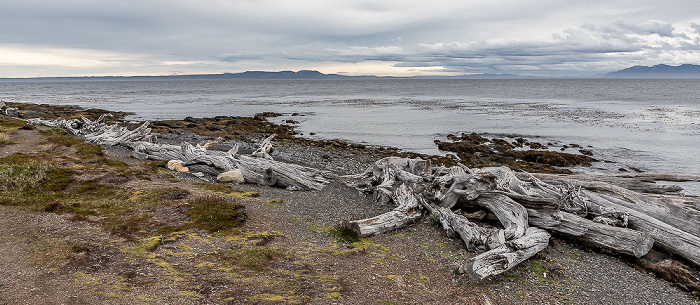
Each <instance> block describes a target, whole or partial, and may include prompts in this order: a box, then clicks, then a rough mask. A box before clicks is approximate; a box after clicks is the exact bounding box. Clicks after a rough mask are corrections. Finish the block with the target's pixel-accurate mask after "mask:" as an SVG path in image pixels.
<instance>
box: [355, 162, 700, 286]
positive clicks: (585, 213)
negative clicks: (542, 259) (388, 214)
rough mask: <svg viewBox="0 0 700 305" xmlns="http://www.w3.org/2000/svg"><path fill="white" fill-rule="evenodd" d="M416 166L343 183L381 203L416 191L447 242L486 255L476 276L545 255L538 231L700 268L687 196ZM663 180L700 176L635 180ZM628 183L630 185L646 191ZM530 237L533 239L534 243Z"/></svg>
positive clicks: (476, 265)
mask: <svg viewBox="0 0 700 305" xmlns="http://www.w3.org/2000/svg"><path fill="white" fill-rule="evenodd" d="M412 164H421V163H420V161H419V160H415V159H400V158H386V159H382V160H379V161H377V162H376V163H375V164H374V165H373V166H371V167H369V168H368V169H367V170H366V171H365V172H363V173H362V174H359V175H352V176H345V178H350V179H352V180H351V181H349V182H348V183H347V184H348V185H350V186H353V187H355V188H356V189H358V190H360V191H363V192H366V193H374V195H375V198H383V199H381V200H378V202H380V203H385V202H391V201H392V200H393V198H392V197H391V196H390V194H392V192H393V191H394V190H395V189H396V187H397V186H398V185H402V187H409V188H410V189H412V192H413V194H414V195H415V198H416V199H417V201H418V202H419V203H420V204H421V205H422V206H423V207H425V209H426V210H428V211H429V212H430V214H432V215H435V216H436V217H437V218H438V219H439V222H440V224H441V226H442V227H443V229H445V231H446V233H447V234H448V236H457V235H458V236H460V237H461V239H462V240H463V241H464V242H465V244H466V246H467V248H468V249H470V250H486V251H487V252H486V253H484V254H481V255H479V256H477V257H474V258H473V259H471V260H470V261H469V268H467V269H468V273H469V274H470V277H472V278H475V279H481V278H484V277H487V276H490V275H495V274H498V273H501V272H503V271H505V270H508V269H509V268H510V267H512V266H513V264H516V263H517V262H519V261H522V260H524V259H527V258H528V257H530V256H532V255H534V254H535V253H537V251H540V250H542V249H543V248H544V247H545V246H546V243H547V240H548V239H549V234H547V233H546V232H544V233H542V232H541V231H537V230H533V227H539V228H542V229H547V230H551V231H554V232H557V233H561V234H566V235H569V236H571V237H572V238H574V239H577V240H579V241H581V242H584V243H587V244H589V245H591V246H594V247H599V248H602V249H607V250H610V251H615V252H618V253H622V254H626V255H631V256H635V257H641V256H644V255H645V254H646V253H648V251H649V250H650V249H651V248H652V246H653V245H654V244H658V245H660V246H661V247H663V248H666V249H668V250H670V251H672V252H673V253H676V254H678V255H680V256H682V257H684V258H686V259H688V260H689V261H691V262H693V263H695V264H699V265H700V263H699V262H700V260H698V255H700V244H698V241H700V211H699V210H697V209H694V208H693V207H694V201H692V200H689V199H687V198H681V197H677V196H671V195H663V196H660V195H645V194H642V193H638V192H635V191H632V190H628V189H625V188H623V187H621V186H619V185H625V184H624V183H618V184H619V185H615V184H610V183H606V182H601V181H600V180H605V179H600V180H595V179H594V178H593V177H590V176H588V177H585V178H584V179H582V180H577V179H575V178H576V177H578V176H560V175H544V174H528V173H516V172H513V171H511V170H510V169H508V168H505V167H492V168H482V169H478V170H471V169H469V168H465V167H464V166H456V167H451V168H444V167H432V168H430V169H426V168H425V166H424V165H423V166H422V167H419V169H418V170H416V169H415V167H412V166H411V165H412ZM657 178H664V179H667V180H671V179H676V180H692V179H696V180H700V179H698V177H697V176H691V175H671V174H663V175H658V176H654V175H648V176H641V175H640V176H635V177H634V178H629V179H637V180H639V181H641V180H649V179H657ZM625 179H628V178H625ZM613 180H614V179H613ZM629 181H631V180H629ZM629 181H628V182H625V183H627V184H628V185H631V184H634V185H644V184H639V183H632V182H629ZM645 183H648V182H645ZM662 189H663V188H656V189H655V190H654V191H653V193H662V192H661V191H660V190H662ZM674 192H675V191H674ZM663 193H666V194H672V193H673V192H663ZM453 207H454V208H475V207H481V208H485V209H487V210H489V211H490V212H491V213H493V215H495V217H496V218H497V219H498V220H499V221H500V223H501V225H502V226H503V228H502V229H500V228H492V227H484V226H481V225H479V224H477V223H474V222H471V221H469V219H467V218H466V217H464V216H462V215H459V214H457V213H454V212H453V211H451V208H453ZM370 219H372V218H370ZM363 221H365V220H363ZM358 222H361V221H358ZM392 228H395V226H392ZM529 234H532V236H530V237H529V238H528V237H527V235H529ZM516 241H517V242H516ZM515 245H517V246H515Z"/></svg>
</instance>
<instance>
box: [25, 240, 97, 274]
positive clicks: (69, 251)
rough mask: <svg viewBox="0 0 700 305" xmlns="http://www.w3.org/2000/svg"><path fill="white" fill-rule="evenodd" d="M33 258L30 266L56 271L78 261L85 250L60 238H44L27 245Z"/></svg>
mask: <svg viewBox="0 0 700 305" xmlns="http://www.w3.org/2000/svg"><path fill="white" fill-rule="evenodd" d="M29 247H30V250H31V252H32V254H33V257H32V258H31V259H30V260H29V261H30V263H31V264H33V265H36V266H41V267H44V268H48V269H49V270H57V269H60V268H61V267H63V266H65V265H67V264H68V263H70V262H71V261H72V260H75V259H78V258H79V257H81V256H82V254H83V253H85V251H87V249H86V248H85V247H82V246H79V245H76V244H74V243H71V242H68V241H67V240H65V239H62V238H56V237H45V238H39V239H36V240H34V241H32V242H31V243H30V244H29Z"/></svg>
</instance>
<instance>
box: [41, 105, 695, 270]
mask: <svg viewBox="0 0 700 305" xmlns="http://www.w3.org/2000/svg"><path fill="white" fill-rule="evenodd" d="M105 118H106V116H102V117H100V118H99V119H97V120H95V121H91V120H89V119H87V118H81V119H80V120H77V119H76V120H63V119H58V120H51V121H47V120H41V119H31V120H29V122H30V123H33V124H45V125H48V126H55V127H62V128H65V129H66V130H68V131H69V132H70V133H72V134H74V135H76V136H79V137H81V138H83V139H85V140H86V141H88V142H91V143H97V144H104V145H121V146H125V147H129V148H131V149H132V150H133V151H134V156H135V157H138V158H142V159H151V160H180V162H181V164H182V165H183V166H187V167H191V168H195V169H196V170H197V171H200V172H205V173H208V174H212V175H218V174H221V173H224V172H227V171H231V170H240V172H241V173H242V175H243V177H244V180H245V182H248V183H256V184H261V185H267V186H278V187H283V188H287V189H289V190H307V191H318V190H322V189H323V187H324V186H325V185H326V184H328V183H329V182H330V181H331V179H333V178H339V179H343V180H344V181H345V183H346V184H347V185H348V186H350V187H353V188H355V189H357V190H359V191H360V192H362V193H365V194H369V195H372V196H373V198H374V201H375V202H376V203H377V204H382V205H383V204H393V205H394V206H395V208H394V209H393V210H391V211H389V212H387V213H384V214H382V215H378V216H375V217H371V218H367V219H361V220H354V221H349V222H348V223H347V227H348V228H349V229H351V230H354V231H356V232H357V233H358V234H359V235H360V236H368V235H374V234H381V233H383V232H387V231H390V230H395V229H399V228H401V227H405V226H407V225H409V224H411V223H413V222H415V221H417V220H419V219H420V218H421V217H422V216H423V215H430V217H433V218H434V219H435V220H436V221H437V223H439V224H440V225H441V226H442V228H443V229H444V230H445V232H446V234H447V235H448V236H450V237H460V238H461V240H463V241H464V243H465V245H466V247H467V248H468V249H469V250H473V251H481V252H482V253H481V254H479V255H477V256H475V257H473V258H472V259H470V260H469V261H468V262H467V263H466V265H464V266H462V268H460V269H461V270H464V271H465V272H466V273H468V275H469V276H470V278H472V279H475V280H481V279H484V278H486V277H489V276H493V275H497V274H500V273H503V272H505V271H507V270H509V269H511V268H513V267H514V266H516V265H517V264H518V263H520V262H522V261H524V260H526V259H527V258H529V257H532V256H533V255H535V254H536V253H538V252H539V251H541V250H543V249H544V248H546V247H547V245H548V242H549V239H550V237H551V235H550V232H556V233H557V234H565V235H568V236H570V237H571V238H573V239H576V240H579V241H581V242H583V243H586V244H589V245H591V246H594V247H599V248H601V249H607V250H610V251H614V252H617V253H622V254H625V255H630V256H634V257H642V256H644V255H645V254H647V252H649V250H650V249H651V248H652V246H654V245H656V246H658V247H660V248H662V249H664V250H667V251H669V252H671V253H674V254H676V255H678V256H680V257H683V258H684V259H686V260H688V261H689V262H691V263H692V264H694V265H696V266H700V201H698V198H697V197H682V196H680V193H679V191H680V190H679V188H677V187H667V186H658V185H656V184H655V183H654V182H655V181H657V180H665V181H700V176H693V175H679V174H636V175H617V176H592V175H551V174H530V173H525V172H514V171H512V170H510V169H509V168H507V167H487V168H480V169H470V168H467V167H466V166H463V165H459V166H454V167H450V168H446V167H444V166H432V165H431V163H430V161H429V160H422V159H409V158H399V157H388V158H384V159H381V160H378V161H377V162H376V163H374V164H373V165H372V166H370V167H369V168H368V169H367V170H366V171H365V172H363V173H360V174H356V175H347V176H341V177H337V176H335V175H334V174H332V173H330V172H328V171H323V170H318V169H314V168H310V167H305V166H300V165H295V164H289V163H284V162H279V161H275V160H273V158H272V157H271V156H270V155H269V153H270V151H271V150H272V139H273V137H269V138H267V139H264V140H262V141H261V142H260V143H259V144H258V149H257V150H256V151H255V152H253V153H252V155H241V154H238V147H237V146H234V147H233V148H232V149H231V150H229V151H218V150H212V149H211V148H212V147H213V146H214V145H216V144H217V143H218V142H220V141H221V139H217V140H215V141H213V142H210V143H204V144H202V145H200V144H197V145H192V144H190V143H187V142H183V143H181V144H180V145H170V144H160V143H157V139H156V138H155V137H154V136H153V135H151V134H150V131H151V130H150V128H148V122H146V123H144V124H142V125H141V126H139V127H137V128H135V129H132V130H129V129H128V128H126V127H122V126H118V125H117V124H114V125H109V124H106V123H105ZM462 210H465V211H466V210H477V211H486V213H484V212H481V213H482V214H485V215H486V214H487V215H489V216H491V217H492V218H493V219H496V220H497V221H498V223H500V225H496V226H494V225H484V224H480V223H477V222H473V221H472V220H470V218H468V217H467V216H469V215H468V214H466V213H464V212H462Z"/></svg>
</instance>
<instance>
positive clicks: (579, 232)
mask: <svg viewBox="0 0 700 305" xmlns="http://www.w3.org/2000/svg"><path fill="white" fill-rule="evenodd" d="M558 215H559V219H558V220H559V224H556V225H540V226H539V227H540V228H542V229H547V230H551V231H555V232H558V233H563V234H567V235H570V236H572V237H574V239H576V240H579V241H581V242H584V243H587V244H590V245H592V246H596V247H599V248H602V249H607V250H611V251H615V252H618V253H622V254H627V255H633V256H635V257H642V256H644V255H646V254H647V253H648V252H649V250H651V248H652V246H653V245H654V240H653V239H652V238H651V237H650V236H649V235H648V234H646V233H644V232H640V231H635V230H631V229H627V228H621V227H614V226H610V225H606V224H603V223H599V222H594V221H592V220H588V219H586V218H583V217H579V216H576V215H574V214H571V213H567V212H563V211H562V212H559V213H558ZM533 218H537V215H530V219H531V221H530V222H531V223H532V221H533V220H532V219H533Z"/></svg>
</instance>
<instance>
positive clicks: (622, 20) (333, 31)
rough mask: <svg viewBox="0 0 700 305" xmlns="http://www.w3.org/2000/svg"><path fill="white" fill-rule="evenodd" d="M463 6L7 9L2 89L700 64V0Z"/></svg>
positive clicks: (0, 14) (0, 12)
mask: <svg viewBox="0 0 700 305" xmlns="http://www.w3.org/2000/svg"><path fill="white" fill-rule="evenodd" d="M460 2H462V1H442V0H439V1H430V2H427V1H414V0H410V1H408V0H406V1H381V2H380V3H364V2H358V1H340V0H326V1H310V0H306V1H277V0H258V1H252V0H234V1H222V0H206V1H201V0H198V1H194V0H181V1H163V0H152V1H132V0H124V1H94V0H66V1H46V0H43V1H41V0H37V1H23V2H20V1H10V0H0V8H2V9H0V27H1V28H2V31H1V33H2V34H1V35H0V77H31V76H71V75H167V74H178V73H187V74H189V73H221V72H241V71H245V70H273V71H276V70H300V69H315V70H319V71H321V72H325V73H341V74H348V75H359V74H377V75H396V76H408V75H421V74H433V75H441V74H442V75H456V74H472V73H513V74H523V75H534V76H591V75H594V74H596V73H604V72H608V71H613V70H618V69H622V68H626V67H629V66H633V65H654V64H659V63H665V64H671V65H676V64H684V63H691V64H700V14H697V9H695V8H697V2H696V1H694V0H685V1H671V2H663V3H662V2H658V1H649V0H641V1H628V0H610V1H588V2H582V1H577V2H574V1H551V0H539V1H527V2H525V1H514V0H497V1H493V0H492V1H469V2H467V3H460ZM464 2H466V1H464Z"/></svg>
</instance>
